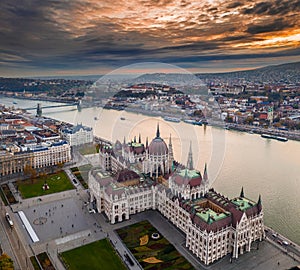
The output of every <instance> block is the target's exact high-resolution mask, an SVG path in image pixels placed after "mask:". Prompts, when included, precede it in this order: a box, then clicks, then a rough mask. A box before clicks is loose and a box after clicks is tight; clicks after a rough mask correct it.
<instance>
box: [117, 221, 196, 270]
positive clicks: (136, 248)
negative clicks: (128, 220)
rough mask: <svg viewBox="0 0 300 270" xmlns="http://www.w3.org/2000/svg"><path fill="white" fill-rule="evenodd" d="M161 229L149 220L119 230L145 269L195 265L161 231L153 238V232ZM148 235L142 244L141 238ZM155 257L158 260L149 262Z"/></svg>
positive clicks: (178, 269) (185, 269)
mask: <svg viewBox="0 0 300 270" xmlns="http://www.w3.org/2000/svg"><path fill="white" fill-rule="evenodd" d="M157 232H158V233H159V231H158V230H157V229H156V228H155V227H153V226H152V225H151V224H150V223H149V222H148V221H142V222H139V223H135V224H133V225H131V226H128V227H124V228H121V229H118V230H117V233H118V234H119V236H120V238H121V239H122V241H123V242H124V243H125V245H126V246H127V247H128V249H130V251H131V253H132V254H133V255H134V256H135V258H136V259H137V260H138V261H139V263H140V265H141V266H142V267H143V269H145V270H154V269H155V270H167V269H168V270H171V269H172V270H173V269H174V270H175V269H176V270H188V269H194V267H193V266H192V265H191V264H190V263H189V262H188V261H187V260H186V259H185V258H184V257H183V256H182V255H181V254H180V253H179V252H178V251H177V250H176V249H175V248H174V246H173V245H172V244H170V242H169V241H168V240H167V239H166V238H164V237H163V236H162V235H161V234H160V233H159V234H160V236H161V237H160V238H159V239H157V240H154V239H152V238H151V235H152V234H153V233H157ZM144 237H147V239H148V241H146V244H145V243H144V244H141V238H144ZM149 258H155V259H156V260H157V262H155V263H154V262H153V261H152V262H149V261H148V260H149Z"/></svg>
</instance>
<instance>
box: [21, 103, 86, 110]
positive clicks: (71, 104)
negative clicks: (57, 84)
mask: <svg viewBox="0 0 300 270" xmlns="http://www.w3.org/2000/svg"><path fill="white" fill-rule="evenodd" d="M67 106H80V102H74V103H66V104H60V105H48V106H43V107H42V105H41V104H40V103H38V104H37V106H36V107H30V108H24V110H27V111H29V110H36V109H37V108H38V107H40V108H41V109H42V108H43V109H48V108H59V107H67Z"/></svg>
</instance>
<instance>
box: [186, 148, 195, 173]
mask: <svg viewBox="0 0 300 270" xmlns="http://www.w3.org/2000/svg"><path fill="white" fill-rule="evenodd" d="M187 168H188V169H189V170H193V169H194V162H193V152H192V142H190V150H189V155H188V160H187Z"/></svg>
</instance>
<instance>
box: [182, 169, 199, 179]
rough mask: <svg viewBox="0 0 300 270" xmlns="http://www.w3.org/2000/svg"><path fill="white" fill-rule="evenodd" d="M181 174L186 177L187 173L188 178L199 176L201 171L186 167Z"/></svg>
mask: <svg viewBox="0 0 300 270" xmlns="http://www.w3.org/2000/svg"><path fill="white" fill-rule="evenodd" d="M179 175H180V176H182V177H185V176H186V175H187V176H188V178H196V177H199V172H198V171H196V170H189V169H184V170H181V171H180V172H179Z"/></svg>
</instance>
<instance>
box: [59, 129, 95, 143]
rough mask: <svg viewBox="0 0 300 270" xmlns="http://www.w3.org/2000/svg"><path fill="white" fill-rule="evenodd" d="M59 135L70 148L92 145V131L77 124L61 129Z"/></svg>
mask: <svg viewBox="0 0 300 270" xmlns="http://www.w3.org/2000/svg"><path fill="white" fill-rule="evenodd" d="M61 133H62V136H63V138H64V139H65V140H67V141H68V142H69V144H70V146H78V145H82V144H86V143H92V142H93V140H94V135H93V129H92V128H91V127H85V126H83V125H79V124H78V125H76V126H74V127H72V128H68V129H63V130H62V131H61Z"/></svg>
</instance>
